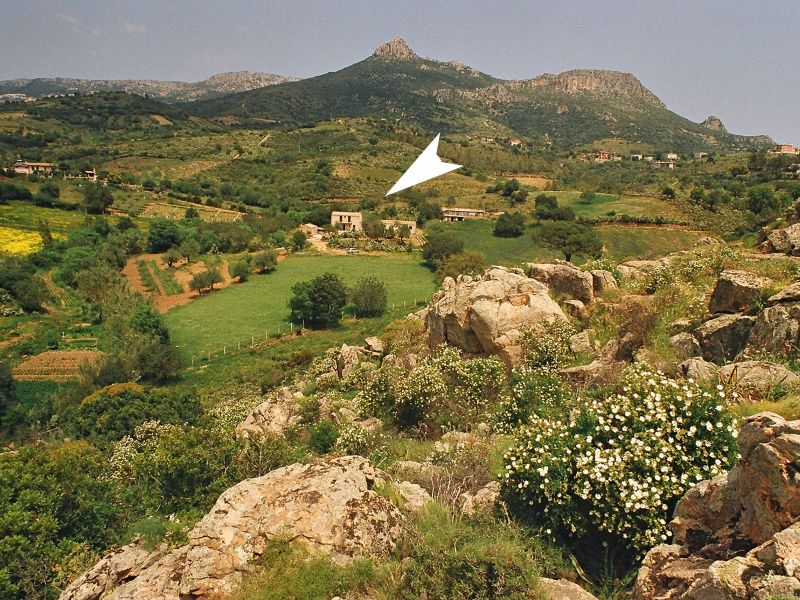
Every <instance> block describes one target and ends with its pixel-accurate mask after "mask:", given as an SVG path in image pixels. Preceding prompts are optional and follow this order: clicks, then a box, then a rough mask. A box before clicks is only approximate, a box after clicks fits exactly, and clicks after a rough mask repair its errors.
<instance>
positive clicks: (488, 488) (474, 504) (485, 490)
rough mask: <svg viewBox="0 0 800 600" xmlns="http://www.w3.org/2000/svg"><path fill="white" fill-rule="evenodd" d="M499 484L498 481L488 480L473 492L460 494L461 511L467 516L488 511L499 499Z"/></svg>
mask: <svg viewBox="0 0 800 600" xmlns="http://www.w3.org/2000/svg"><path fill="white" fill-rule="evenodd" d="M500 490H501V485H500V482H499V481H490V482H489V483H487V484H486V485H485V486H483V487H482V488H481V489H479V490H478V491H477V492H475V493H474V494H473V493H472V492H464V493H463V494H461V500H462V501H463V504H462V506H461V512H462V513H463V514H465V515H466V516H468V517H474V516H475V515H477V514H479V513H489V512H491V511H492V509H493V508H494V507H495V505H496V504H497V501H498V500H499V499H500Z"/></svg>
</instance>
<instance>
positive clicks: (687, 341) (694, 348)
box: [669, 332, 702, 360]
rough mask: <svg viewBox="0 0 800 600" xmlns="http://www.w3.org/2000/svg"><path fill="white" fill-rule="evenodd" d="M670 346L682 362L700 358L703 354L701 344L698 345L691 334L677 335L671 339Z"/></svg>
mask: <svg viewBox="0 0 800 600" xmlns="http://www.w3.org/2000/svg"><path fill="white" fill-rule="evenodd" d="M669 344H670V346H672V349H673V350H674V351H675V355H676V356H677V357H678V358H679V359H680V360H683V359H686V358H692V357H694V356H699V355H700V353H701V352H702V350H701V348H700V344H699V343H697V340H696V339H695V337H694V336H693V335H692V334H691V333H686V332H684V333H676V334H675V335H673V336H672V337H670V338H669Z"/></svg>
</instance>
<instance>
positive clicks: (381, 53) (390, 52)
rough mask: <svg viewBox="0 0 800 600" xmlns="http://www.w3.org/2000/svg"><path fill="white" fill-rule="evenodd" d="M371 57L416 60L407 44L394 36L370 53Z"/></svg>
mask: <svg viewBox="0 0 800 600" xmlns="http://www.w3.org/2000/svg"><path fill="white" fill-rule="evenodd" d="M372 56H377V57H380V58H394V59H400V60H410V59H413V58H418V57H417V55H416V54H414V51H413V50H412V49H411V47H410V46H409V45H408V43H407V42H406V41H405V40H404V39H403V38H401V37H400V36H395V37H393V38H392V39H391V40H389V41H388V42H386V43H384V44H381V45H380V46H378V47H377V48H375V51H374V52H373V53H372Z"/></svg>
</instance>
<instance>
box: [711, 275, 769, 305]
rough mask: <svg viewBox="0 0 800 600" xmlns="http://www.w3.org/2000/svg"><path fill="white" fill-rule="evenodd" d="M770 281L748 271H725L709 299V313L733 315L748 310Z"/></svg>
mask: <svg viewBox="0 0 800 600" xmlns="http://www.w3.org/2000/svg"><path fill="white" fill-rule="evenodd" d="M770 283H771V281H770V280H769V279H766V278H764V277H760V276H758V275H755V274H753V273H750V272H749V271H742V270H739V269H726V270H725V271H723V272H722V273H721V274H720V276H719V278H718V279H717V284H716V286H714V291H713V292H712V293H711V299H710V300H709V302H708V311H709V312H710V313H712V314H713V313H735V312H740V311H746V310H750V309H751V308H752V307H753V305H754V304H755V302H756V301H757V300H758V299H759V297H760V296H761V290H763V289H764V288H766V287H767V286H768V285H769V284H770Z"/></svg>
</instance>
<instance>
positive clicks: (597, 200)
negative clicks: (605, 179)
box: [529, 192, 686, 219]
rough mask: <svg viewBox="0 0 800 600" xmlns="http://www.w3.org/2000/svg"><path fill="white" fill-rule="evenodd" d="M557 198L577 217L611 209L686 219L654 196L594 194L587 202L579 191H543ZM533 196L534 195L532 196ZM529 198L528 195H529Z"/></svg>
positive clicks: (597, 214)
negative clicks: (582, 198)
mask: <svg viewBox="0 0 800 600" xmlns="http://www.w3.org/2000/svg"><path fill="white" fill-rule="evenodd" d="M543 193H545V194H548V195H553V196H556V197H557V198H558V203H559V204H560V205H561V206H569V207H570V208H572V210H573V211H574V212H575V214H576V215H577V216H579V217H586V218H591V217H602V216H605V215H606V214H608V213H609V212H611V211H614V212H615V213H616V214H617V215H630V216H632V217H667V218H670V219H686V215H684V214H683V213H682V212H681V211H680V210H679V209H678V208H676V207H675V206H673V205H672V204H670V203H669V202H667V201H666V200H663V199H661V198H657V197H655V196H619V195H616V194H595V197H594V200H592V201H591V202H589V203H587V202H584V201H582V200H581V199H580V195H581V194H580V192H543ZM534 197H535V196H534ZM529 198H530V196H529Z"/></svg>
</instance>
